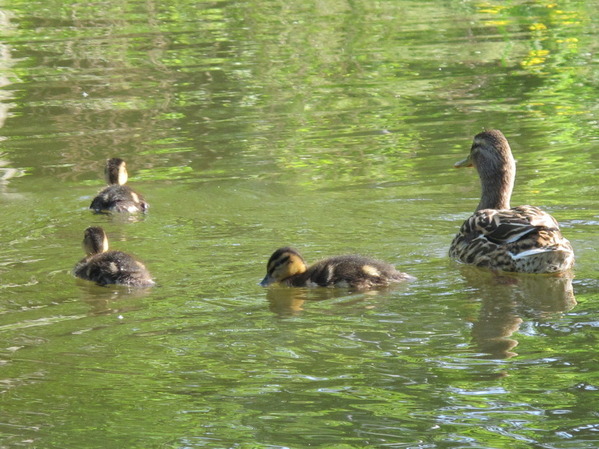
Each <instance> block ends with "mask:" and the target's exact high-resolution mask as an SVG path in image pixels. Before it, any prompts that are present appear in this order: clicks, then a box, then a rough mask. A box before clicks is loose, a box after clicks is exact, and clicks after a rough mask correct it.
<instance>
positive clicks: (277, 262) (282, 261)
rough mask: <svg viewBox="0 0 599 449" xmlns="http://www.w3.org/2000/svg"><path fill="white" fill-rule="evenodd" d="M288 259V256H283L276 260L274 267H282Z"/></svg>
mask: <svg viewBox="0 0 599 449" xmlns="http://www.w3.org/2000/svg"><path fill="white" fill-rule="evenodd" d="M289 259H290V257H289V256H285V257H282V258H281V259H279V260H277V261H276V262H275V267H280V266H281V265H283V264H284V263H287V262H289Z"/></svg>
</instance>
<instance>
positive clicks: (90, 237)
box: [73, 226, 154, 287]
mask: <svg viewBox="0 0 599 449" xmlns="http://www.w3.org/2000/svg"><path fill="white" fill-rule="evenodd" d="M83 249H84V250H85V253H86V254H87V256H86V257H85V258H83V259H81V260H80V261H79V262H78V263H77V265H75V268H74V269H73V274H74V275H75V276H77V277H79V278H82V279H87V280H88V281H94V282H96V283H98V284H100V285H107V284H121V285H128V286H131V287H150V286H152V285H154V281H153V280H152V278H151V276H150V273H149V272H148V270H147V269H146V267H145V266H144V264H143V263H141V262H140V261H138V260H136V259H135V258H133V257H132V256H130V255H129V254H127V253H124V252H122V251H108V238H107V237H106V233H105V232H104V230H103V229H102V228H101V227H96V226H92V227H89V228H87V229H86V230H85V233H84V237H83Z"/></svg>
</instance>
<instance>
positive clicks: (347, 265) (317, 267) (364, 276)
mask: <svg viewBox="0 0 599 449" xmlns="http://www.w3.org/2000/svg"><path fill="white" fill-rule="evenodd" d="M410 279H414V278H413V277H412V276H410V275H408V274H406V273H401V272H399V271H397V270H396V269H395V267H393V266H392V265H390V264H387V263H385V262H381V261H378V260H374V259H371V258H368V257H364V256H358V255H347V256H336V257H330V258H328V259H324V260H321V261H320V262H317V263H315V264H314V265H312V266H310V267H308V265H307V264H306V261H305V260H304V258H303V257H302V256H301V255H300V254H299V253H298V252H297V251H296V250H295V249H293V248H289V247H285V248H279V249H277V250H276V251H275V252H274V253H273V254H272V256H270V259H269V260H268V263H267V265H266V276H265V277H264V279H263V280H262V282H260V285H261V286H263V287H266V286H268V285H270V284H273V283H279V284H282V285H286V286H291V287H319V286H320V287H350V288H354V289H357V290H366V289H369V288H376V287H384V286H387V285H389V284H392V283H396V282H401V281H406V280H410Z"/></svg>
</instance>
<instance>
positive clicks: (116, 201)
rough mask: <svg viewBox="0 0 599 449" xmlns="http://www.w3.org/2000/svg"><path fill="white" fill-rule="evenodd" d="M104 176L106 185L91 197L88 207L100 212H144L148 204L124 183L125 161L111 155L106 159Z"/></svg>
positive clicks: (126, 176)
mask: <svg viewBox="0 0 599 449" xmlns="http://www.w3.org/2000/svg"><path fill="white" fill-rule="evenodd" d="M104 176H105V178H106V183H107V184H108V187H106V188H104V189H103V190H102V191H101V192H100V193H98V195H97V196H96V197H95V198H94V199H93V201H92V203H91V205H90V206H89V208H90V209H93V211H94V212H96V213H102V212H131V213H135V212H146V211H147V210H148V207H149V204H148V203H147V202H146V201H145V200H144V198H143V197H142V196H141V195H140V194H139V193H137V192H135V191H134V190H133V189H132V188H131V187H129V186H126V185H125V183H126V182H127V179H128V177H129V175H128V173H127V166H126V164H125V161H124V160H123V159H121V158H118V157H113V158H111V159H108V160H107V161H106V167H105V168H104Z"/></svg>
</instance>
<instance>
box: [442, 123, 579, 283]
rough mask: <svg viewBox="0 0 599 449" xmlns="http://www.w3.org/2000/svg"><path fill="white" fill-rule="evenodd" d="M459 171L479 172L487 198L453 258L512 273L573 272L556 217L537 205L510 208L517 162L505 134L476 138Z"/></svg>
mask: <svg viewBox="0 0 599 449" xmlns="http://www.w3.org/2000/svg"><path fill="white" fill-rule="evenodd" d="M455 166H456V167H471V166H474V167H475V168H476V169H477V171H478V175H479V177H480V182H481V187H482V195H481V200H480V203H479V204H478V207H477V208H476V211H475V212H474V214H473V215H472V216H471V217H470V218H468V219H467V220H466V221H465V222H464V224H462V227H461V228H460V231H459V232H458V234H457V235H456V236H455V238H454V239H453V241H452V242H451V247H450V249H449V255H450V256H451V257H453V258H455V259H457V260H459V261H461V262H464V263H468V264H473V265H478V266H481V267H487V268H490V269H493V270H501V271H508V272H523V273H557V272H562V271H566V270H568V269H569V268H571V267H572V265H573V264H574V251H573V250H572V246H571V245H570V242H569V241H568V240H567V239H565V238H564V237H563V236H562V233H561V232H560V229H559V225H558V223H557V221H556V220H555V218H553V217H552V216H551V215H549V214H548V213H546V212H543V211H542V210H541V209H539V208H538V207H535V206H518V207H514V208H510V198H511V195H512V190H513V187H514V180H515V177H516V163H515V161H514V158H513V156H512V150H511V149H510V145H509V144H508V141H507V139H506V138H505V136H504V135H503V134H502V133H501V131H498V130H490V131H484V132H482V133H480V134H477V135H476V136H475V137H474V143H473V144H472V148H471V150H470V155H469V156H468V157H467V158H466V159H464V160H463V161H460V162H457V163H456V164H455Z"/></svg>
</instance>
